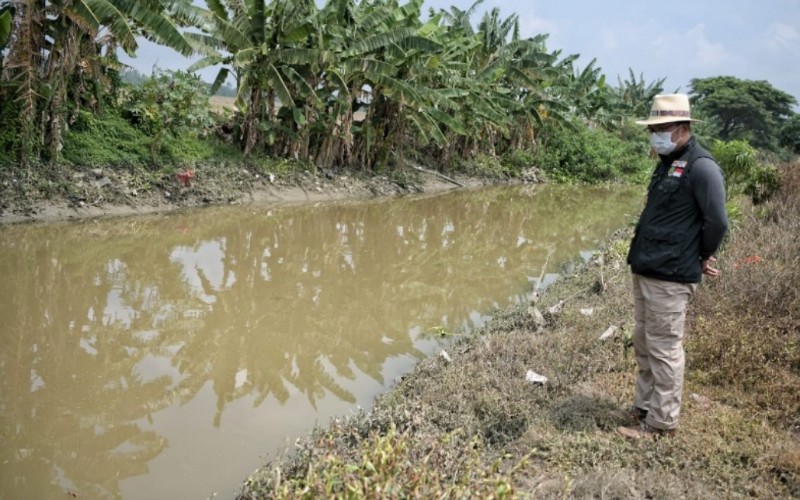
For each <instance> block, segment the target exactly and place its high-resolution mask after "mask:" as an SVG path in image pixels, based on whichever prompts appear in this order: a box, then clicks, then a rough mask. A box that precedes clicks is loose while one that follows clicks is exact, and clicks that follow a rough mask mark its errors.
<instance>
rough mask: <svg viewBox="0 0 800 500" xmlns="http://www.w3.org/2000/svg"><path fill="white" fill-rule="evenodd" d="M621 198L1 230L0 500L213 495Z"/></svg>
mask: <svg viewBox="0 0 800 500" xmlns="http://www.w3.org/2000/svg"><path fill="white" fill-rule="evenodd" d="M640 200H641V189H638V188H577V187H564V186H537V187H502V188H484V189H477V190H460V191H454V192H449V193H445V194H440V195H436V196H424V197H407V198H399V199H391V200H374V201H367V202H348V203H326V204H318V205H304V206H284V207H276V206H272V207H270V206H239V207H223V208H211V209H204V210H196V211H191V212H186V213H179V214H171V215H161V216H150V217H135V218H125V219H108V220H94V221H84V222H80V223H59V224H36V225H20V226H6V227H0V276H2V287H0V384H2V390H1V391H0V413H1V416H0V498H9V499H12V498H14V499H16V498H66V497H69V496H70V495H72V496H77V497H78V498H124V499H138V498H142V499H157V498H198V499H202V498H207V497H210V496H212V495H213V494H214V493H216V494H217V495H218V498H230V497H232V496H234V494H235V491H236V490H237V489H238V487H239V485H240V483H241V481H242V480H243V479H244V478H245V477H246V476H247V475H248V474H249V473H251V472H252V471H253V470H254V469H255V468H256V467H258V466H259V465H260V464H261V463H262V462H263V460H265V459H267V458H269V457H270V456H271V454H273V453H275V452H277V451H278V450H280V449H283V448H285V447H286V446H288V445H290V444H291V443H292V441H293V440H294V439H296V438H297V437H298V436H302V435H305V434H306V433H308V431H310V430H311V429H312V428H313V426H314V425H315V424H325V423H326V422H328V421H329V419H330V418H332V417H333V416H339V415H347V414H350V413H353V412H355V411H357V409H358V408H359V407H363V408H368V407H369V406H370V404H371V401H372V400H373V399H374V397H375V396H376V395H377V394H379V393H381V392H385V391H386V390H387V388H389V387H390V386H391V385H392V383H393V382H394V381H395V380H396V379H397V377H399V376H401V375H402V374H404V373H407V372H409V371H410V370H411V369H412V368H413V366H414V364H415V363H416V362H417V361H418V360H420V359H421V358H423V357H425V356H428V355H431V354H435V353H437V352H438V351H439V350H440V349H442V346H443V344H444V343H446V342H447V338H449V337H445V338H444V340H443V338H442V337H440V336H438V335H437V334H438V333H439V332H442V331H446V332H449V333H459V332H464V331H467V330H469V329H471V328H474V327H476V326H479V325H480V324H482V323H483V322H485V321H486V319H487V317H488V316H487V315H489V314H490V313H491V312H492V311H493V310H496V309H497V308H501V307H506V306H508V305H510V304H513V303H518V302H520V301H525V300H528V298H529V296H530V295H529V294H530V293H531V291H532V290H533V289H534V288H535V287H537V286H544V285H545V284H546V283H544V282H547V281H551V280H552V279H553V278H554V277H555V276H556V273H557V272H559V270H560V269H563V264H564V263H565V262H569V261H576V260H579V259H581V258H583V259H586V258H588V257H589V256H590V255H591V253H592V251H593V250H594V249H596V248H597V247H598V245H599V244H600V243H601V242H602V240H604V239H605V238H607V237H608V236H609V235H610V233H611V232H612V231H613V230H615V229H616V228H619V227H622V226H623V225H625V224H626V223H628V222H629V221H630V220H631V216H632V215H633V214H636V213H637V212H638V210H639V206H640ZM541 277H544V280H542V281H543V282H542V283H540V278H541ZM522 376H524V375H522ZM65 495H66V496H65Z"/></svg>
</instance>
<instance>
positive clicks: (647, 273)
mask: <svg viewBox="0 0 800 500" xmlns="http://www.w3.org/2000/svg"><path fill="white" fill-rule="evenodd" d="M694 121H698V120H693V119H692V118H691V113H690V109H689V98H688V96H686V95H685V94H668V95H657V96H656V97H655V100H654V101H653V106H652V109H651V111H650V117H649V118H647V119H646V120H642V121H637V122H636V123H637V124H639V125H645V126H647V129H648V131H649V132H650V145H651V146H652V147H653V149H654V150H655V152H656V153H658V155H659V157H660V160H661V161H660V162H659V164H658V166H657V167H656V169H655V171H654V172H653V176H652V178H651V179H650V185H649V187H648V189H647V203H646V205H645V208H644V211H643V212H642V214H641V216H640V218H639V223H638V224H637V226H636V233H635V235H634V237H633V241H632V242H631V249H630V252H629V253H628V264H630V266H631V271H632V272H633V295H634V320H635V325H634V331H633V348H634V352H635V353H636V362H637V365H638V373H637V377H636V389H635V397H634V406H633V408H631V416H632V417H634V418H635V419H636V420H638V425H636V426H633V427H619V428H618V429H617V432H618V433H619V434H620V435H622V436H625V437H627V438H633V439H638V438H650V439H655V438H658V437H660V436H663V435H672V434H674V433H675V431H676V429H677V427H678V417H679V415H680V409H681V394H682V390H683V371H684V354H683V326H684V319H685V318H686V305H687V304H688V302H689V299H690V298H691V297H692V294H693V293H694V291H695V289H696V288H697V284H698V283H699V282H700V280H701V278H702V275H703V274H705V275H706V276H712V277H713V276H718V275H719V270H717V269H715V268H714V267H713V264H714V262H715V261H716V259H715V258H714V256H713V255H714V253H715V252H716V251H717V249H718V248H719V246H720V244H721V243H722V239H723V237H724V236H725V231H726V230H727V228H728V217H727V214H726V213H725V186H724V181H723V177H722V170H721V169H720V167H719V165H717V163H716V161H715V160H714V159H713V158H712V157H711V155H710V154H709V153H708V152H707V151H706V150H704V149H703V148H702V147H700V146H699V145H698V144H697V141H696V139H695V138H694V137H693V136H692V131H691V122H694Z"/></svg>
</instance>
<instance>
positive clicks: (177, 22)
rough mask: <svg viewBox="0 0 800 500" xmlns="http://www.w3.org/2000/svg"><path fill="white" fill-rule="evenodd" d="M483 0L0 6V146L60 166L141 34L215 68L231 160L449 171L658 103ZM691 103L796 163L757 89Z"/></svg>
mask: <svg viewBox="0 0 800 500" xmlns="http://www.w3.org/2000/svg"><path fill="white" fill-rule="evenodd" d="M482 2H483V0H478V1H476V2H475V3H474V4H473V5H472V6H471V7H470V8H469V9H466V10H461V9H459V8H457V7H451V8H450V9H448V10H440V11H434V10H433V9H431V10H430V11H429V12H428V15H427V16H423V15H422V6H423V0H410V1H408V2H407V3H405V4H403V5H400V3H399V2H398V1H397V0H375V1H370V2H367V1H356V0H329V1H327V2H326V3H325V4H324V5H323V6H318V5H317V3H316V2H315V1H314V0H272V1H269V0H235V1H234V0H206V2H205V6H204V7H201V6H198V5H195V4H194V2H192V1H191V0H139V1H137V2H130V1H128V0H72V1H70V2H64V1H49V0H36V1H26V0H0V54H2V58H1V60H0V65H2V66H0V71H2V73H1V74H2V77H1V79H0V104H1V105H2V109H0V118H2V119H3V121H4V124H9V128H8V130H13V134H12V133H10V132H7V133H6V134H5V135H3V134H0V142H4V141H5V142H4V145H5V146H8V147H9V148H10V149H12V150H13V151H14V152H15V155H16V156H17V157H18V159H19V161H20V163H21V164H28V163H29V162H32V161H33V162H39V163H47V162H58V161H59V158H60V154H61V151H62V149H63V142H64V132H65V130H67V129H68V128H69V127H70V124H72V123H74V122H76V120H78V119H79V116H81V113H85V112H89V113H93V114H101V113H102V112H103V111H104V110H106V109H109V108H113V107H118V106H120V105H121V103H120V99H119V96H120V94H121V92H120V90H121V88H122V87H123V86H125V85H127V84H126V83H125V80H129V81H132V82H136V81H141V77H142V75H140V74H138V73H136V72H134V71H131V70H125V68H124V67H123V65H122V64H120V62H119V61H118V59H117V55H116V54H117V51H118V49H122V50H124V51H125V52H127V53H128V54H131V55H133V54H134V53H135V51H136V48H137V42H136V40H137V37H140V36H144V37H146V38H148V39H150V40H154V41H155V42H157V43H160V44H162V45H164V46H167V47H170V48H172V49H174V50H177V51H178V52H180V53H181V54H184V55H187V56H188V55H195V56H199V60H198V61H197V62H196V63H195V64H194V65H193V66H192V67H191V68H190V71H197V70H199V69H202V68H209V67H215V68H218V74H217V77H216V79H215V81H214V82H213V83H212V84H211V85H210V88H209V93H210V94H216V93H217V92H218V91H221V89H223V88H224V83H225V82H226V81H228V79H229V78H232V79H233V80H234V81H235V82H236V84H235V85H236V88H235V96H236V109H237V113H236V115H235V116H234V117H233V118H232V120H231V122H229V123H227V124H226V129H227V130H229V131H231V132H230V134H231V136H232V137H233V138H234V140H235V142H236V143H238V144H239V146H240V147H241V150H242V151H243V152H244V154H245V155H249V154H253V153H259V154H268V155H272V156H277V157H292V158H296V159H299V160H302V161H308V162H313V163H315V164H317V165H320V166H324V167H332V166H356V167H360V168H365V169H374V168H382V167H385V166H387V165H392V164H394V163H395V162H397V161H398V160H401V159H403V158H405V157H409V156H410V157H413V156H415V155H419V154H425V155H426V156H427V157H428V158H430V159H432V160H433V161H435V162H436V163H437V164H439V165H449V164H451V162H452V161H453V159H454V158H472V157H475V156H476V155H481V154H486V155H495V156H498V155H504V154H506V153H508V152H509V151H515V150H518V149H533V148H534V147H535V145H536V144H537V143H538V142H539V139H540V137H539V135H540V134H541V133H542V132H543V131H546V130H557V129H575V128H576V127H582V126H585V125H587V124H588V125H590V126H592V127H596V128H601V129H605V130H612V131H615V130H623V129H624V124H625V123H626V120H629V119H630V118H631V117H641V116H646V114H647V111H648V109H649V105H650V102H651V101H652V98H653V96H654V95H655V94H657V93H660V92H662V91H663V82H664V80H659V81H656V82H653V83H645V81H644V78H643V77H641V78H640V79H637V78H636V77H635V75H634V74H633V72H632V71H631V72H630V78H629V79H626V80H619V81H618V85H616V86H614V85H611V84H609V83H607V82H606V78H605V75H603V73H602V69H601V68H600V67H599V66H597V64H596V61H595V60H592V61H591V62H589V63H588V64H587V65H586V66H584V67H579V66H578V65H577V64H576V61H577V59H578V55H567V56H564V55H562V53H561V51H560V50H549V49H548V47H547V45H546V41H547V38H548V37H547V34H540V35H537V36H534V37H530V38H523V37H522V36H521V35H520V26H519V17H518V16H517V15H516V14H513V15H511V16H509V17H502V16H501V15H500V11H499V9H497V8H494V9H492V10H490V11H489V12H487V13H486V14H485V15H484V16H483V18H482V19H481V20H480V22H479V23H478V24H477V25H473V23H472V17H473V16H474V13H475V11H476V9H477V7H478V6H479V5H480V4H481V3H482ZM149 78H162V79H163V75H153V76H151V77H149ZM161 88H168V87H164V86H163V85H162V86H161ZM225 92H227V93H229V94H233V93H234V89H230V88H228V89H226V90H225ZM692 96H693V100H694V102H695V105H696V106H697V109H698V110H700V111H702V112H703V113H705V115H706V116H707V117H708V119H709V122H710V123H711V124H712V125H713V127H714V130H715V133H718V134H719V136H720V137H722V138H740V137H741V138H746V139H747V140H749V141H753V143H754V144H757V145H758V146H759V147H766V148H773V149H774V148H779V147H789V148H795V150H796V147H797V140H796V134H794V135H792V134H793V133H792V130H796V129H797V120H798V119H797V116H796V114H794V113H793V112H792V111H791V106H792V104H796V101H795V99H794V98H793V97H791V96H789V95H788V94H785V93H783V92H780V91H778V90H776V89H774V88H772V87H771V86H770V85H769V84H768V83H766V82H747V81H745V82H742V81H740V80H736V79H735V78H732V77H719V78H718V79H703V80H694V81H693V82H692ZM736 97H738V98H739V99H738V100H737V99H735V98H736ZM744 97H746V99H743V98H744ZM159 99H160V98H154V99H153V102H155V103H156V104H157V103H159V102H161V101H159ZM124 102H125V103H126V104H125V105H127V106H134V107H135V104H131V102H130V100H124ZM185 102H189V101H185ZM191 102H192V103H193V104H192V106H196V105H197V104H196V102H194V101H191ZM179 106H180V105H178V108H175V109H176V112H185V113H190V112H191V113H193V112H194V111H195V110H181V109H179ZM198 123H199V122H198ZM792 127H794V129H793V128H792Z"/></svg>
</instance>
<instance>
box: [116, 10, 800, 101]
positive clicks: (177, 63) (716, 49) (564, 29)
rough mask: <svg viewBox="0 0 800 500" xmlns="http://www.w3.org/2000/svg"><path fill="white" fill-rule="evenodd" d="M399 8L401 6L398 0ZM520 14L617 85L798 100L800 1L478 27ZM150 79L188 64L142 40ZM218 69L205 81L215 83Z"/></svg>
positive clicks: (529, 30)
mask: <svg viewBox="0 0 800 500" xmlns="http://www.w3.org/2000/svg"><path fill="white" fill-rule="evenodd" d="M401 2H402V0H401ZM472 3H473V0H426V3H425V7H424V12H425V13H427V10H428V8H429V7H433V8H435V9H441V8H449V7H450V6H451V5H454V6H456V7H458V8H460V9H462V10H465V9H467V8H468V7H470V6H471V5H472ZM493 7H499V8H500V13H501V17H503V18H506V17H508V16H510V15H511V14H513V13H516V14H519V17H520V23H521V29H522V34H523V36H533V35H537V34H539V33H549V34H550V38H549V40H548V49H550V50H555V49H562V51H563V52H562V55H567V54H580V55H581V57H580V58H579V59H578V61H577V63H576V64H577V65H578V66H579V67H581V68H582V67H584V66H585V65H586V64H588V63H589V62H590V61H591V60H592V58H595V57H596V58H597V64H598V65H599V66H600V67H602V68H603V72H604V73H605V74H606V75H607V79H608V81H609V83H611V84H614V85H616V84H617V77H618V75H619V76H621V77H622V78H623V79H625V78H627V76H628V68H632V69H633V71H634V74H635V75H636V77H637V78H639V76H640V75H642V74H643V75H644V78H645V81H646V82H648V83H649V82H652V81H654V80H657V79H659V78H662V77H665V78H666V79H667V80H666V83H665V90H666V91H673V90H680V91H682V92H688V91H689V80H691V79H692V78H706V77H711V76H720V75H730V76H735V77H737V78H742V79H747V80H767V81H769V82H770V83H771V84H772V85H773V86H774V87H776V88H778V89H780V90H782V91H784V92H787V93H789V94H791V95H793V96H794V97H795V98H796V99H798V100H800V0H760V1H755V0H671V1H668V2H667V1H660V2H651V1H643V0H606V1H604V2H599V1H591V0H526V1H520V0H485V2H484V3H483V4H482V5H481V6H480V7H479V8H478V11H477V12H476V14H475V16H474V17H473V19H472V21H473V26H476V25H477V24H478V22H479V21H480V18H481V17H482V15H483V13H484V12H486V11H487V10H489V9H491V8H493ZM123 62H125V63H126V64H130V65H132V66H133V67H135V68H136V69H137V70H139V71H141V72H143V73H145V74H149V73H150V70H151V69H152V67H153V66H154V65H157V66H158V67H160V68H169V69H185V68H186V67H188V66H189V64H190V63H191V61H190V60H188V59H186V58H183V57H182V56H180V55H179V54H177V53H176V52H174V51H172V50H171V49H167V48H164V47H159V46H156V45H153V44H150V43H147V42H145V41H142V45H141V47H140V49H139V51H138V55H137V57H136V59H129V58H127V57H124V58H123ZM216 71H217V70H206V71H204V72H202V73H201V76H202V77H203V78H204V79H205V80H208V81H212V80H213V78H214V77H215V76H216Z"/></svg>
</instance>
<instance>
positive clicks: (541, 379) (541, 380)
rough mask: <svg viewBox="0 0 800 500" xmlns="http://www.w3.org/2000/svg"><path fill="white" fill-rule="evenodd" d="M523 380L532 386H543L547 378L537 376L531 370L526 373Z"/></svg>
mask: <svg viewBox="0 0 800 500" xmlns="http://www.w3.org/2000/svg"><path fill="white" fill-rule="evenodd" d="M525 380H527V381H528V382H532V383H534V384H544V383H545V382H547V377H545V376H544V375H539V374H538V373H536V372H535V371H533V370H528V373H527V374H525Z"/></svg>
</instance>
